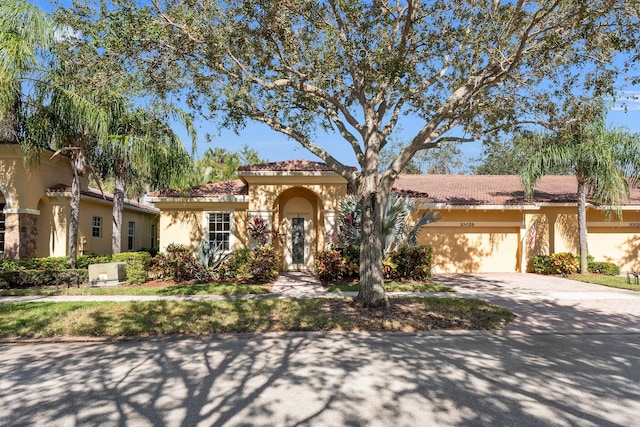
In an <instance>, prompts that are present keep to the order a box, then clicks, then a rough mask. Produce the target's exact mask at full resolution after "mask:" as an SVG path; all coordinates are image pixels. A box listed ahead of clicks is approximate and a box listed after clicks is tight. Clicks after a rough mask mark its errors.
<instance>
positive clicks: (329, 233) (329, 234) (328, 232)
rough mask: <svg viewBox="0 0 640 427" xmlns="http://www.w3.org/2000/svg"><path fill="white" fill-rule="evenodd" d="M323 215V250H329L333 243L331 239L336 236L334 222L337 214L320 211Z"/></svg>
mask: <svg viewBox="0 0 640 427" xmlns="http://www.w3.org/2000/svg"><path fill="white" fill-rule="evenodd" d="M322 214H323V215H324V248H325V249H329V248H330V247H331V245H332V243H333V239H334V237H335V235H336V234H337V232H338V230H337V228H336V221H337V218H338V212H337V211H334V210H328V209H325V210H323V211H322Z"/></svg>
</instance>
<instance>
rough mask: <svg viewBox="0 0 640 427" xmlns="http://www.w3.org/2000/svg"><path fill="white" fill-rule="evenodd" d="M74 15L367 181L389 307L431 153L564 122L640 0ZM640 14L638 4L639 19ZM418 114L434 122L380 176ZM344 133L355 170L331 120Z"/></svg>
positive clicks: (313, 2)
mask: <svg viewBox="0 0 640 427" xmlns="http://www.w3.org/2000/svg"><path fill="white" fill-rule="evenodd" d="M84 2H85V3H84V4H82V3H83V2H82V1H80V2H79V3H76V5H75V7H74V9H72V10H67V11H66V13H64V14H62V15H61V16H64V17H65V22H66V23H67V24H69V25H71V26H72V27H73V28H74V29H76V30H81V31H82V33H83V35H84V36H85V37H86V40H89V41H91V42H94V43H99V44H100V45H101V46H102V48H103V49H104V50H103V52H104V54H105V58H106V59H108V60H109V61H115V60H117V59H118V60H121V61H125V62H127V64H128V66H129V68H130V69H132V70H137V71H139V72H140V73H141V74H140V76H141V77H142V78H143V80H144V82H145V84H146V85H148V87H150V88H153V90H154V92H156V93H157V94H159V95H160V96H168V95H169V94H182V95H184V96H186V102H187V103H188V104H189V105H190V106H192V107H194V108H195V109H199V110H200V111H201V112H202V113H203V114H204V115H205V116H207V117H210V118H211V119H216V120H217V121H218V123H220V124H221V125H223V126H233V127H238V128H240V127H241V126H242V125H243V124H244V123H245V121H246V120H254V121H258V122H262V123H264V124H266V125H267V126H269V127H271V128H272V129H274V130H276V131H278V132H281V133H283V134H285V135H287V136H289V137H290V138H292V139H294V140H296V141H298V142H299V143H300V144H301V145H302V146H303V147H305V148H307V149H308V150H309V151H311V152H312V153H313V154H315V155H317V156H318V157H319V158H321V159H322V160H324V161H325V162H326V163H327V164H328V165H330V167H331V168H333V170H335V171H336V172H337V173H339V174H340V175H342V176H343V177H344V178H346V179H347V180H348V182H349V183H350V185H351V186H353V188H355V189H356V191H357V194H358V196H359V199H360V203H361V205H362V223H361V224H362V225H361V227H362V228H361V235H362V245H361V248H362V249H361V259H360V261H361V262H360V265H361V274H360V280H361V282H360V283H361V286H360V292H359V295H358V301H359V302H361V303H362V304H364V305H367V306H373V305H380V304H385V303H386V301H387V299H386V295H385V291H384V286H383V277H382V262H381V261H382V242H381V227H382V221H381V217H382V213H383V208H384V206H385V204H386V201H387V199H388V197H389V194H390V192H391V188H392V185H393V182H394V180H395V179H396V177H397V175H398V173H399V172H400V171H402V169H403V168H404V167H405V165H407V164H408V163H409V162H410V161H411V159H412V157H413V156H414V155H415V154H416V153H417V152H419V151H421V150H427V149H431V148H434V147H438V146H440V144H442V143H443V142H445V141H460V140H470V139H473V138H474V137H476V136H477V135H479V134H481V133H483V132H487V131H491V130H497V129H504V128H507V127H512V126H514V125H517V124H519V123H534V124H544V125H546V126H551V127H553V126H558V124H559V123H561V122H559V121H558V120H559V119H560V118H561V117H562V114H563V111H564V110H565V109H567V108H569V109H570V108H574V107H575V105H576V104H578V103H579V102H580V101H581V97H584V98H585V99H590V98H593V97H595V96H596V95H599V94H601V93H610V92H611V91H612V86H613V83H614V80H615V77H616V72H617V71H618V70H617V69H616V67H615V66H614V63H615V62H614V59H615V55H616V54H617V53H618V52H620V51H622V50H624V49H626V48H627V47H629V46H631V45H632V44H633V43H634V42H633V40H632V39H633V37H634V35H635V34H637V13H636V12H635V11H636V10H638V0H593V1H591V2H588V3H587V2H584V1H583V0H550V1H548V0H544V1H525V0H512V1H500V0H494V1H487V0H482V1H481V0H467V1H463V0H430V1H427V0H423V1H419V0H396V1H380V0H371V1H363V2H356V1H353V0H247V1H240V0H215V1H213V0H200V1H197V2H193V1H185V2H175V1H167V0H152V1H151V2H147V1H144V2H143V1H134V0H119V1H118V2H116V4H115V5H109V4H108V3H106V2H103V3H100V4H96V5H95V6H94V8H92V7H91V5H90V4H87V2H91V0H84ZM634 14H635V16H634ZM407 117H409V118H410V119H411V120H412V121H413V122H415V121H419V123H420V126H419V128H418V130H417V131H416V132H415V135H414V137H413V138H412V139H411V140H410V141H408V142H407V143H406V144H404V146H403V147H402V149H401V150H400V151H399V153H398V154H397V156H396V157H395V159H394V160H393V161H392V162H391V164H390V165H389V166H388V167H387V168H386V169H385V170H384V171H383V172H382V173H379V171H378V166H379V161H380V158H379V154H380V151H381V150H382V149H383V148H384V147H385V146H386V145H387V144H388V142H389V141H390V137H392V136H393V135H394V132H397V129H398V127H399V125H400V124H401V123H402V121H403V120H405V119H406V118H407ZM318 131H323V132H328V133H330V134H331V133H335V134H338V135H339V136H340V137H342V139H343V140H344V143H345V144H347V146H349V147H350V148H351V149H352V150H353V152H354V154H355V157H356V159H357V162H358V165H357V166H358V169H357V170H354V169H353V168H351V167H349V165H345V164H343V163H342V162H340V161H339V160H338V159H337V158H336V157H335V156H334V155H333V154H332V153H334V147H332V146H331V145H328V144H326V143H325V142H324V141H323V137H322V136H321V135H322V133H319V132H318Z"/></svg>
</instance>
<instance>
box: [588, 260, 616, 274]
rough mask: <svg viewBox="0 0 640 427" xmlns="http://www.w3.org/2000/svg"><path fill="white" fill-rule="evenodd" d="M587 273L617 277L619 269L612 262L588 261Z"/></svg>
mask: <svg viewBox="0 0 640 427" xmlns="http://www.w3.org/2000/svg"><path fill="white" fill-rule="evenodd" d="M589 273H593V274H604V275H606V276H617V275H619V274H620V267H618V266H617V265H615V264H614V263H612V262H604V261H589Z"/></svg>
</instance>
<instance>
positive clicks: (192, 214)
mask: <svg viewBox="0 0 640 427" xmlns="http://www.w3.org/2000/svg"><path fill="white" fill-rule="evenodd" d="M155 205H156V206H157V207H158V208H160V210H161V213H160V225H159V229H160V250H162V251H164V250H166V248H167V246H168V245H170V244H172V243H175V244H184V245H188V246H191V247H192V248H193V250H194V251H196V250H197V249H198V247H199V246H200V244H201V243H202V241H203V240H204V239H206V238H207V235H206V233H207V228H208V222H207V221H208V217H207V213H208V212H230V213H232V226H231V236H232V237H231V249H232V250H235V249H239V248H242V247H246V246H247V245H248V240H249V239H248V232H247V208H248V204H247V203H246V202H216V201H208V202H202V201H198V200H194V201H182V202H155Z"/></svg>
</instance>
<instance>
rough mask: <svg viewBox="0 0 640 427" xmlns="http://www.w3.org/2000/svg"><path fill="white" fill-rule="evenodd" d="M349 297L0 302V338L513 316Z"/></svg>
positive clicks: (487, 308)
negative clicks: (359, 304)
mask: <svg viewBox="0 0 640 427" xmlns="http://www.w3.org/2000/svg"><path fill="white" fill-rule="evenodd" d="M350 302H351V301H350V299H345V298H315V299H303V300H280V299H265V300H229V301H148V302H61V303H54V302H42V303H3V304H0V337H4V338H7V337H29V338H43V337H61V336H85V337H88V336H90V337H94V336H130V335H162V334H210V333H234V332H278V331H416V330H432V329H496V328H502V327H503V326H504V325H505V324H506V323H507V322H508V321H510V320H511V319H512V317H513V314H512V313H511V312H509V311H507V310H505V309H502V308H500V307H497V306H493V305H488V304H486V303H485V302H483V301H480V300H475V299H459V298H431V297H429V298H391V300H390V306H389V307H388V308H387V309H379V310H363V309H359V308H356V307H354V306H353V305H352V304H351V303H350Z"/></svg>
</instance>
